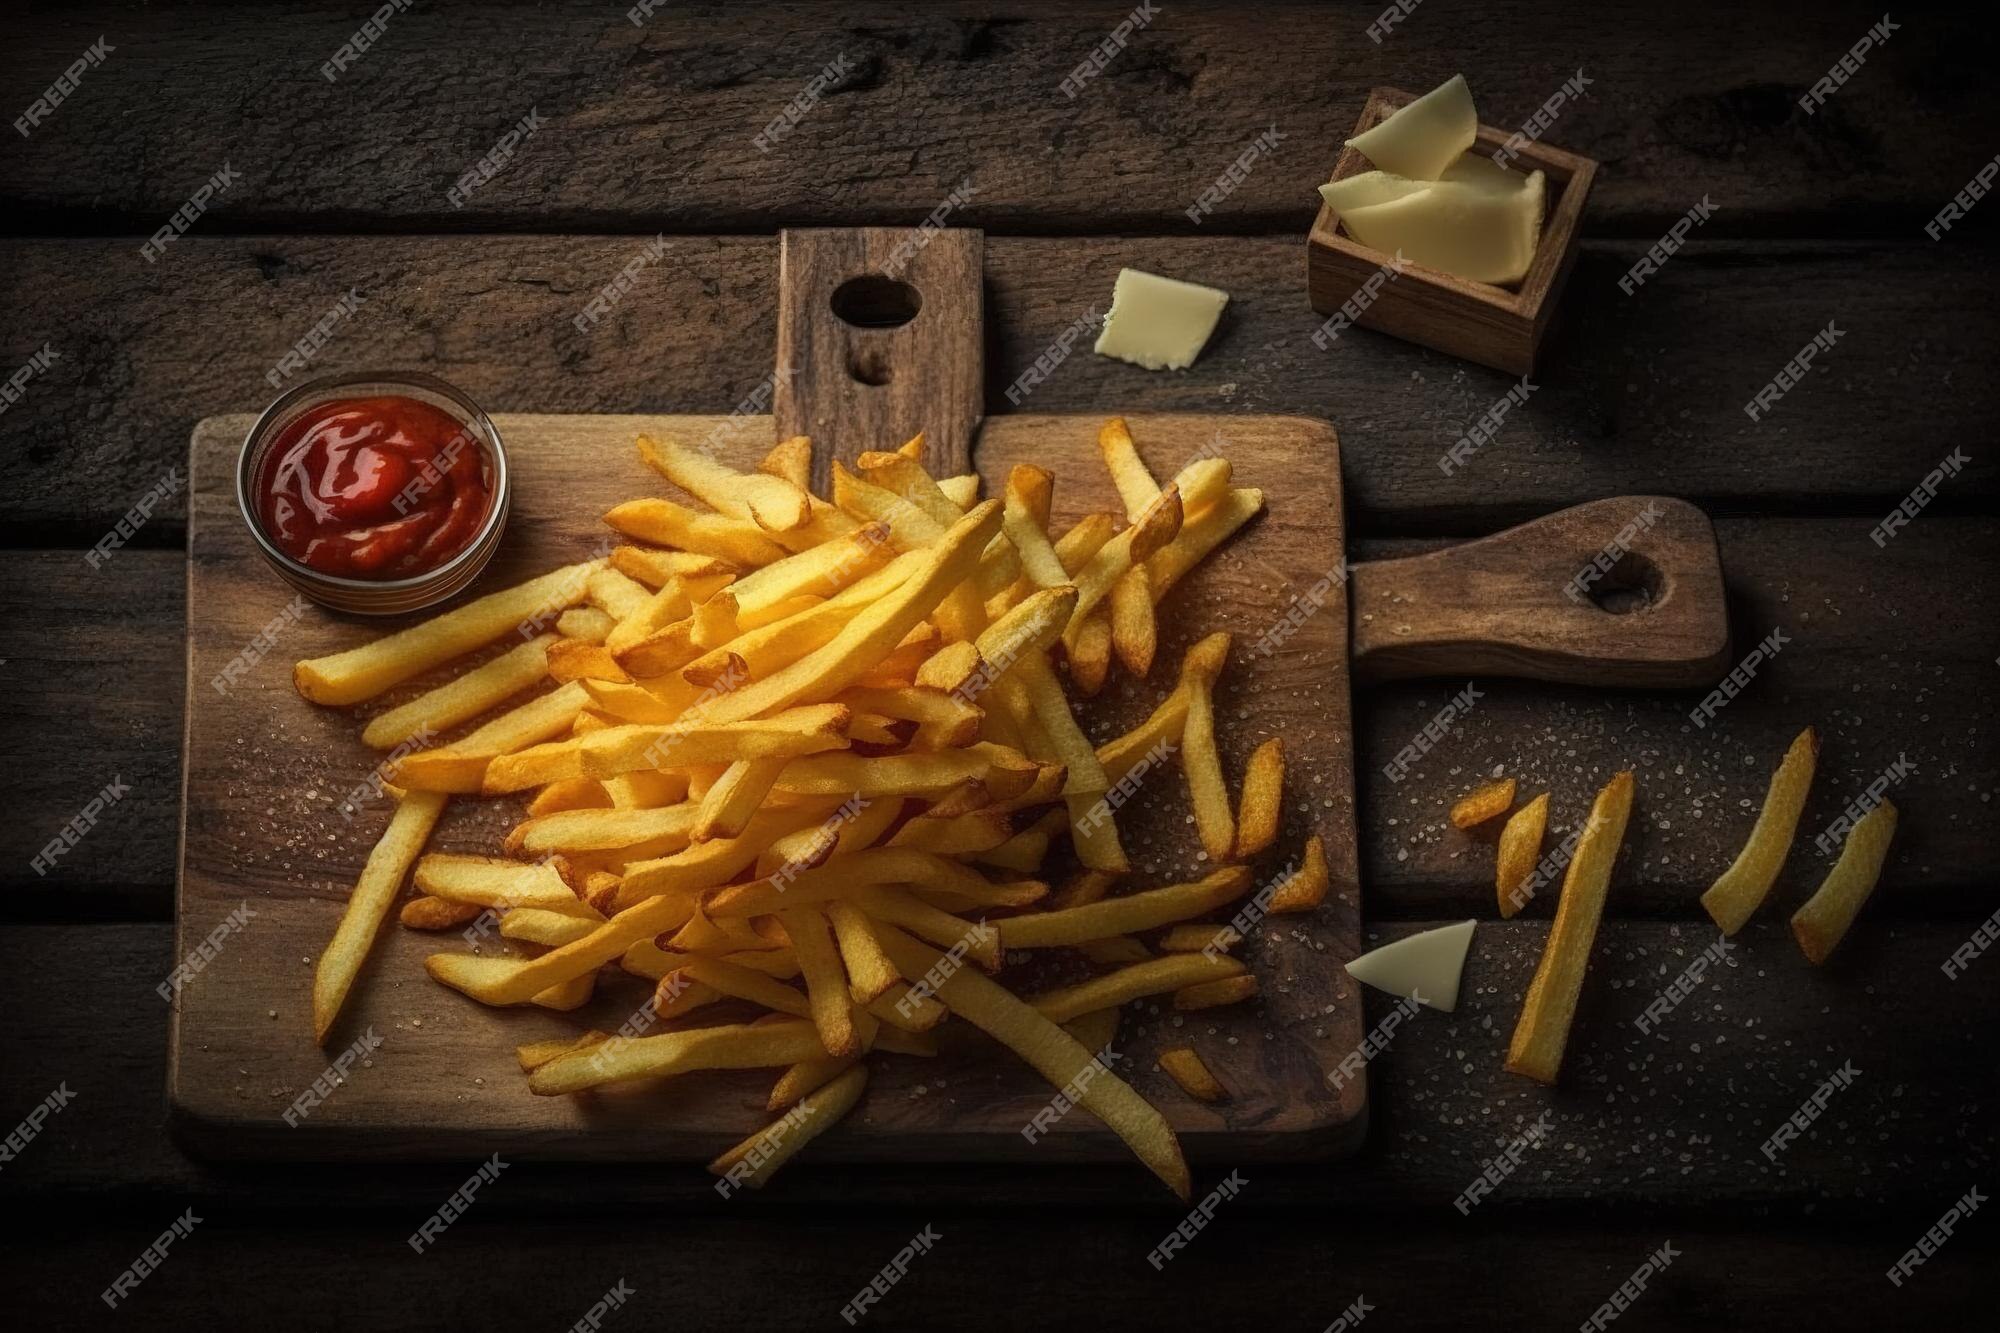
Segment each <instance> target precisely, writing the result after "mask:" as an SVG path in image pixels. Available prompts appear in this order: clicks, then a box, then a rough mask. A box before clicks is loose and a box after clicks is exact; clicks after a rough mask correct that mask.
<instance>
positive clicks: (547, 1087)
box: [528, 1018, 826, 1097]
mask: <svg viewBox="0 0 2000 1333" xmlns="http://www.w3.org/2000/svg"><path fill="white" fill-rule="evenodd" d="M824 1054H826V1051H825V1050H824V1048H822V1047H821V1046H820V1041H819V1033H818V1032H816V1031H815V1030H814V1029H813V1025H812V1024H811V1023H808V1022H805V1021H803V1020H801V1019H796V1018H795V1019H790V1020H788V1021H786V1022H782V1023H765V1024H756V1025H752V1024H734V1023H733V1024H725V1025H722V1026H719V1027H706V1028H682V1029H679V1030H677V1031H674V1032H666V1033H661V1034H660V1035H658V1036H651V1037H613V1038H611V1039H610V1040H609V1041H604V1042H600V1043H598V1044H597V1045H595V1046H592V1047H590V1048H589V1049H587V1050H581V1051H573V1052H571V1053H570V1054H568V1055H562V1056H557V1057H556V1058H555V1059H553V1060H551V1061H549V1062H548V1063H547V1064H545V1065H543V1066H541V1067H540V1068H539V1069H536V1070H534V1071H533V1072H532V1073H530V1074H529V1075H528V1090H529V1091H530V1092H533V1093H535V1094H537V1095H538V1096H543V1097H554V1096H559V1095H561V1094H563V1093H567V1092H581V1091H583V1090H584V1089H585V1088H595V1087H602V1086H603V1085H605V1084H607V1083H623V1082H626V1081H628V1080H631V1079H635V1078H661V1077H666V1076H670V1075H675V1074H686V1073H692V1072H693V1071H695V1070H698V1069H766V1068H771V1067H774V1066H778V1065H791V1064H797V1063H798V1062H799V1061H801V1060H809V1059H814V1058H816V1057H818V1056H822V1055H824Z"/></svg>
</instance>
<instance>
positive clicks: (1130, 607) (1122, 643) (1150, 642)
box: [1111, 565, 1160, 676]
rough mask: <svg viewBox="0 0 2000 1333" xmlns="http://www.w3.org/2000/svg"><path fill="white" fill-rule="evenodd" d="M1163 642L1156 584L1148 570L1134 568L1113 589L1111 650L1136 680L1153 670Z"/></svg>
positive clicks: (1138, 566)
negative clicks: (1156, 612)
mask: <svg viewBox="0 0 2000 1333" xmlns="http://www.w3.org/2000/svg"><path fill="white" fill-rule="evenodd" d="M1159 642H1160V629H1159V625H1158V624H1157V623H1156V622H1155V620H1154V618H1153V582H1152V579H1151V577H1150V576H1149V575H1148V574H1147V573H1146V566H1144V565H1134V566H1132V568H1130V569H1128V570H1126V571H1125V573H1124V574H1123V575H1121V576H1120V577H1119V579H1118V581H1117V582H1116V583H1114V584H1112V585H1111V646H1112V648H1113V649H1115V650H1116V651H1117V653H1118V660H1119V661H1120V662H1123V663H1124V664H1125V669H1126V670H1127V671H1130V672H1131V673H1132V674H1133V675H1135V676H1144V675H1146V674H1147V673H1148V672H1150V671H1151V670H1152V669H1153V654H1154V653H1155V652H1156V651H1157V650H1158V648H1159Z"/></svg>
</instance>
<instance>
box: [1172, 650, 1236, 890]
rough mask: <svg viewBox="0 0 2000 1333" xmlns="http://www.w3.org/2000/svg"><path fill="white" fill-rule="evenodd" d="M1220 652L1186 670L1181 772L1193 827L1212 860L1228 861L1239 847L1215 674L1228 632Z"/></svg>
mask: <svg viewBox="0 0 2000 1333" xmlns="http://www.w3.org/2000/svg"><path fill="white" fill-rule="evenodd" d="M1214 637H1218V638H1222V639H1223V640H1224V643H1223V644H1222V650H1221V651H1220V652H1212V653H1206V654H1203V655H1202V656H1201V658H1200V659H1198V660H1197V657H1196V653H1195V652H1194V651H1193V650H1190V652H1189V654H1188V657H1189V660H1190V662H1191V663H1193V665H1191V666H1189V667H1188V668H1187V669H1185V670H1184V671H1183V673H1182V685H1183V687H1184V692H1185V694H1186V696H1187V719H1186V722H1185V723H1184V724H1183V726H1182V728H1181V771H1182V772H1183V773H1185V774H1186V775H1187V783H1188V794H1189V796H1190V798H1191V799H1192V802H1193V805H1194V826H1195V832H1196V833H1197V834H1199V835H1200V837H1201V845H1202V850H1204V851H1206V852H1207V853H1208V855H1209V858H1210V859H1211V860H1215V861H1224V860H1227V859H1228V858H1229V854H1230V852H1231V851H1233V850H1234V849H1235V847H1236V812H1235V811H1234V810H1232V809H1231V808H1230V805H1229V788H1228V786H1227V784H1225V783H1224V781H1223V778H1222V754H1221V751H1220V750H1218V749H1217V748H1216V743H1215V698H1214V689H1215V677H1216V675H1217V674H1218V673H1219V672H1220V670H1221V666H1222V661H1223V659H1224V658H1225V657H1226V655H1227V652H1228V643H1227V636H1226V635H1220V636H1214Z"/></svg>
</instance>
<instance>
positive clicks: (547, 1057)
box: [514, 1029, 610, 1074]
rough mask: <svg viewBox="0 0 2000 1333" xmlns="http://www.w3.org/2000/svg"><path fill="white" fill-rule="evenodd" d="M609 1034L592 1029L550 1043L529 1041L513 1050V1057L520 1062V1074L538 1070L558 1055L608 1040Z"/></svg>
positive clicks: (583, 1049) (588, 1047)
mask: <svg viewBox="0 0 2000 1333" xmlns="http://www.w3.org/2000/svg"><path fill="white" fill-rule="evenodd" d="M609 1037H610V1034H609V1033H606V1032H599V1031H597V1030H596V1029H592V1030H591V1031H589V1032H585V1033H583V1034H581V1035H579V1036H575V1037H556V1038H554V1039H553V1040H550V1041H531V1042H528V1043H526V1044H525V1045H522V1046H517V1047H515V1048H514V1056H515V1058H516V1059H517V1060H519V1061H520V1062H521V1072H522V1073H524V1074H525V1073H528V1072H529V1071H530V1070H535V1069H540V1068H541V1067H542V1066H543V1065H545V1064H547V1063H548V1062H549V1061H551V1060H553V1059H555V1058H556V1057H557V1056H558V1055H567V1054H569V1053H570V1052H571V1051H587V1050H589V1049H590V1048H591V1047H593V1046H595V1045H597V1043H598V1042H600V1041H605V1040H608V1039H609Z"/></svg>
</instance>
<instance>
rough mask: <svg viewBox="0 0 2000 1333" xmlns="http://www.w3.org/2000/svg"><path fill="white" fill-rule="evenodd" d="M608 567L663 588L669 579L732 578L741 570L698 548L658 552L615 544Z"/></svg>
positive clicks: (648, 547)
mask: <svg viewBox="0 0 2000 1333" xmlns="http://www.w3.org/2000/svg"><path fill="white" fill-rule="evenodd" d="M611 567H612V568H613V569H615V570H617V571H618V572H619V573H621V574H623V575H625V576H626V577H627V578H630V579H633V580H635V581H637V582H639V583H643V584H645V585H646V586H647V587H649V588H664V587H666V586H667V583H668V581H669V580H671V579H677V578H678V579H688V578H693V579H701V580H707V579H712V578H716V577H720V578H721V579H723V580H728V579H733V578H735V577H737V576H738V575H740V574H741V573H742V572H743V571H742V569H741V568H739V567H738V566H736V565H733V564H731V563H730V562H729V561H727V560H723V559H721V558H719V557H717V556H712V555H704V554H702V553H701V552H699V551H661V550H656V549H655V548H653V547H650V546H619V547H615V548H614V549H613V550H612V552H611Z"/></svg>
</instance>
